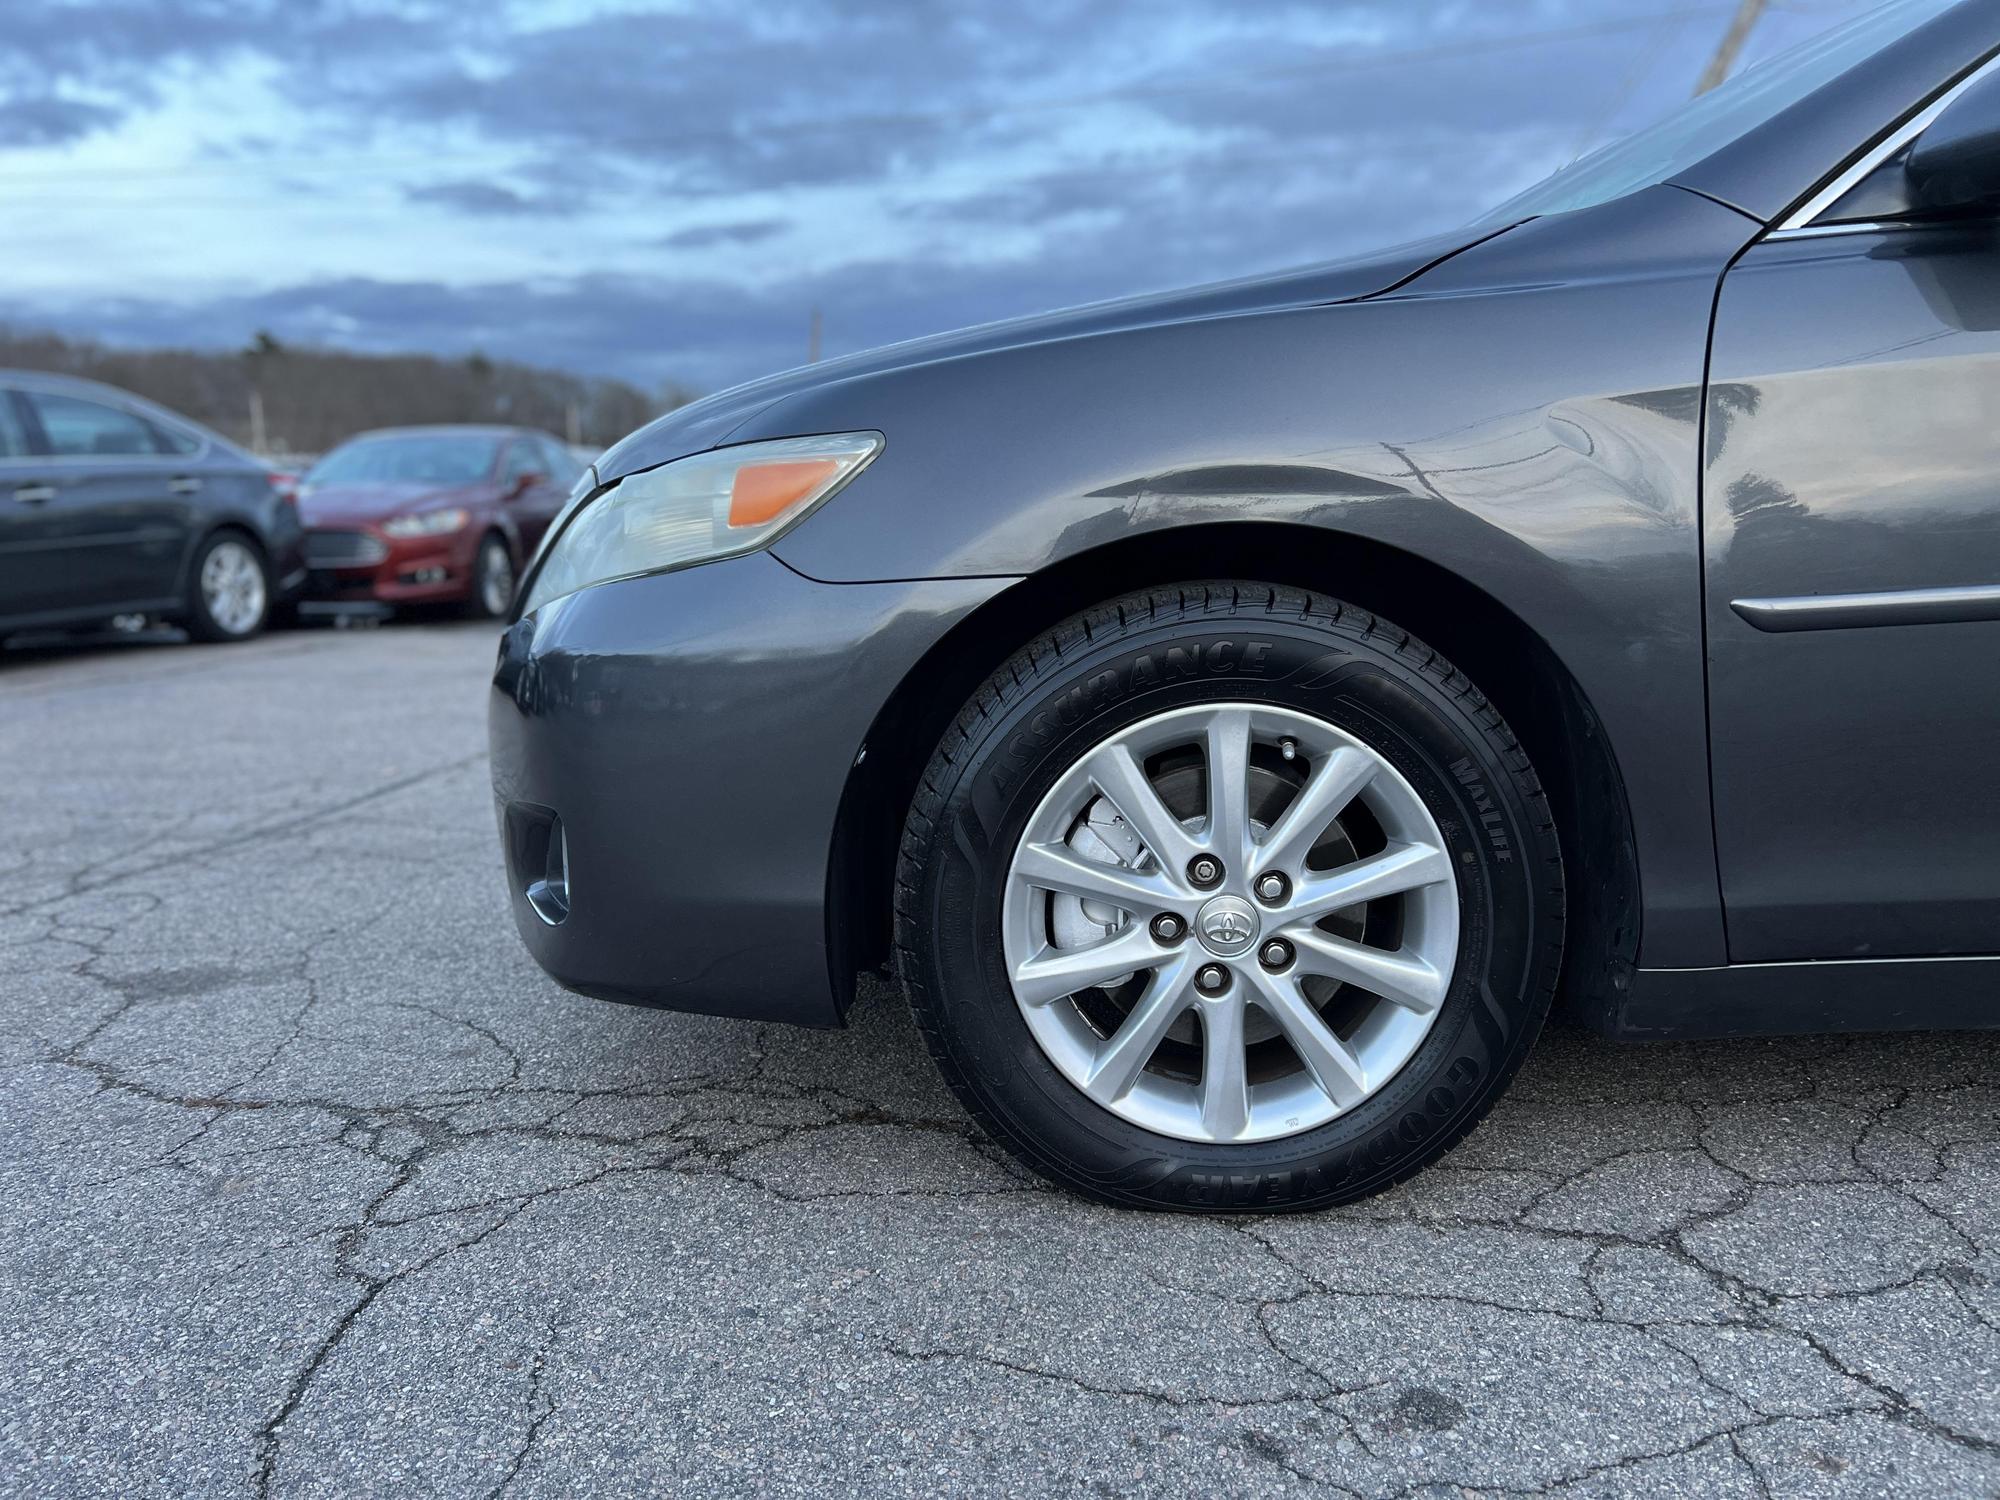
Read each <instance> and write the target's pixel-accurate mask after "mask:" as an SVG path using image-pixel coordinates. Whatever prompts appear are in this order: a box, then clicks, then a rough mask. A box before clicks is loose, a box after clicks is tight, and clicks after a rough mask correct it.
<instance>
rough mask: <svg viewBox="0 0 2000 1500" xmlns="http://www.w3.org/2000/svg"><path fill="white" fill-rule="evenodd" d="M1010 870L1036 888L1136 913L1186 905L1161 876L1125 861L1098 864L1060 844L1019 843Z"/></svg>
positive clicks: (1184, 906)
mask: <svg viewBox="0 0 2000 1500" xmlns="http://www.w3.org/2000/svg"><path fill="white" fill-rule="evenodd" d="M1014 873H1015V874H1017V875H1019V876H1020V877H1021V878H1022V879H1023V880H1025V881H1027V882H1028V884H1029V885H1032V886H1035V887H1037V888H1038V889H1040V890H1045V891H1055V892H1058V893H1059V894H1061V895H1065V896H1081V897H1083V899H1085V900H1086V901H1104V902H1108V903H1109V904H1110V905H1112V906H1116V907H1119V908H1120V909H1122V910H1124V911H1129V912H1132V913H1134V914H1136V915H1139V916H1151V915H1153V914H1154V913H1155V912H1162V911H1169V910H1174V911H1183V915H1185V912H1184V910H1183V909H1184V908H1186V907H1187V906H1188V903H1187V902H1186V901H1183V900H1181V899H1179V893H1178V891H1177V890H1176V888H1175V887H1174V885H1173V884H1172V883H1171V882H1170V881H1168V880H1166V879H1165V878H1164V877H1162V876H1160V875H1158V874H1156V873H1153V872H1151V871H1144V870H1134V869H1131V868H1129V867H1128V866H1125V865H1112V864H1100V863H1099V862H1098V861H1096V860H1093V859H1085V858H1084V857H1083V856H1082V855H1080V854H1076V853H1074V852H1072V851H1071V850H1070V849H1069V847H1068V846H1067V845H1064V844H1023V845H1022V846H1021V850H1020V853H1018V854H1017V855H1015V857H1014Z"/></svg>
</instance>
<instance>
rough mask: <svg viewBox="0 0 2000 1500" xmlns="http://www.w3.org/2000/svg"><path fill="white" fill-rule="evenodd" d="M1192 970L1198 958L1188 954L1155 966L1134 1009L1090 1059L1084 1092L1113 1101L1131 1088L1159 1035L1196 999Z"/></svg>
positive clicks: (1151, 1052) (1100, 1100)
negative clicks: (1193, 989)
mask: <svg viewBox="0 0 2000 1500" xmlns="http://www.w3.org/2000/svg"><path fill="white" fill-rule="evenodd" d="M1193 972H1194V961H1193V960H1192V959H1190V958H1187V957H1185V956H1183V957H1179V958H1176V959H1174V960H1173V961H1171V962H1169V963H1166V964H1163V965H1161V966H1160V968H1159V969H1157V970H1156V971H1155V972H1154V974H1153V978H1152V980H1151V982H1150V983H1148V984H1147V986H1146V992H1145V993H1144V994H1143V995H1141V996H1140V997H1139V1003H1138V1004H1137V1005H1135V1006H1133V1007H1132V1013H1131V1014H1130V1015H1128V1016H1127V1017H1126V1018H1125V1020H1124V1023H1123V1024H1122V1025H1120V1026H1119V1028H1118V1030H1117V1032H1116V1033H1115V1034H1114V1035H1113V1036H1112V1037H1111V1039H1110V1040H1109V1041H1107V1042H1106V1043H1104V1045H1103V1046H1101V1047H1099V1048H1098V1049H1097V1054H1096V1056H1094V1057H1093V1058H1092V1059H1091V1062H1090V1071H1089V1072H1088V1073H1086V1074H1085V1075H1084V1079H1083V1088H1084V1092H1085V1093H1087V1094H1089V1095H1090V1096H1091V1097H1092V1098H1093V1099H1096V1100H1097V1101H1099V1102H1100V1103H1103V1104H1111V1103H1114V1102H1116V1101H1117V1100H1119V1099H1122V1098H1124V1097H1125V1096H1126V1095H1127V1094H1128V1093H1130V1092H1131V1091H1132V1085H1133V1084H1135V1083H1137V1082H1138V1081H1139V1075H1140V1074H1141V1073H1143V1072H1145V1071H1146V1064H1147V1063H1149V1062H1151V1061H1152V1059H1153V1054H1154V1053H1155V1052H1156V1051H1158V1050H1159V1046H1160V1042H1161V1040H1162V1039H1163V1038H1164V1037H1165V1036H1166V1034H1167V1032H1168V1030H1169V1029H1170V1028H1171V1027H1172V1026H1173V1024H1174V1022H1175V1021H1177V1020H1179V1019H1180V1017H1181V1013H1182V1012H1183V1011H1185V1010H1186V1009H1187V1008H1188V1006H1189V1004H1190V1003H1191V1002H1192V999H1193V997H1192V995H1191V994H1190V993H1189V977H1190V975H1192V973H1193Z"/></svg>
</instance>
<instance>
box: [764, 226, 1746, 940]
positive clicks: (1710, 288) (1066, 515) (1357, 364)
mask: <svg viewBox="0 0 2000 1500" xmlns="http://www.w3.org/2000/svg"><path fill="white" fill-rule="evenodd" d="M1756 230H1757V226H1756V224H1755V223H1754V222H1752V221H1751V220H1749V219H1748V218H1746V217H1745V216H1744V215H1742V214H1741V213H1738V212H1736V211H1734V210H1731V209H1729V208H1726V207H1723V206H1721V205H1719V204H1716V203H1714V202H1712V201H1710V200H1707V199H1705V198H1702V197H1700V196H1698V195H1696V194H1694V193H1691V192H1687V191H1684V190H1682V189H1678V188H1674V187H1658V188H1653V189H1649V190H1647V191H1645V192H1643V193H1639V194H1635V195H1633V196H1632V197H1631V198H1629V199H1625V200H1621V201H1619V202H1617V203H1614V204H1610V205H1605V206H1604V207H1603V208H1600V209H1596V210H1591V211H1588V212H1585V213H1579V214H1572V215H1565V216H1561V217H1559V218H1551V219H1547V220H1540V221H1536V223H1534V224H1532V225H1529V226H1527V227H1525V228H1523V229H1518V230H1515V231H1513V232H1511V233H1509V234H1506V235H1503V236H1501V237H1499V238H1497V239H1495V240H1491V241H1488V242H1485V243H1483V244H1480V245H1478V246H1476V247H1474V248H1472V249H1470V250H1468V251H1466V252H1465V253H1463V254H1460V255H1458V256H1455V257H1453V258H1451V259H1449V260H1446V261H1444V262H1443V263H1442V264H1441V265H1439V266H1437V267H1435V268H1434V269H1433V270H1431V271H1429V272H1427V273H1426V274H1424V275H1421V276H1418V277H1417V278H1416V279H1415V280H1414V281H1413V282H1410V283H1408V284H1406V285H1404V286H1402V287H1400V288H1398V289H1396V290H1395V291H1394V292H1393V293H1391V294H1390V295H1387V296H1379V297H1375V298H1371V299H1367V300H1362V301H1356V302H1347V303H1344V304H1339V305H1326V306H1308V307H1290V308H1283V309H1278V310H1271V311H1260V312H1256V313H1249V314H1244V315H1240V316H1226V317H1212V318H1199V319H1193V320H1189V321H1185V322H1180V323H1173V324H1166V325H1157V326H1147V327H1138V328H1128V329H1120V330H1116V331H1113V332H1108V333H1105V334H1102V335H1092V336H1084V337H1078V338H1071V339H1062V340H1055V341H1051V342H1045V343H1039V344H1035V345H1031V346H1026V347H1012V348H1003V349H997V350H992V351H987V352H982V353H979V354H975V355H971V356H967V357H965V358H962V359H955V360H944V361H938V362H932V363H928V364H925V365H923V366H920V367H914V368H909V369H888V370H879V371H873V372H870V373H868V374H865V375H862V376H859V377H856V378H854V379H850V380H844V381H836V382H833V383H830V384H827V385H824V386H821V387H818V388H814V389H810V390H805V391H801V392H798V393H796V394H794V395H792V396H790V397H787V398H786V399H784V400H781V401H779V402H777V403H775V404H773V405H771V406H769V407H767V408H765V409H763V410H762V411H760V412H758V413H757V414H755V415H754V416H753V417H751V418H750V420H749V421H747V422H746V423H745V424H744V425H743V426H742V427H740V428H738V429H737V430H736V431H735V432H733V433H732V434H731V440H732V441H750V440H753V439H756V438H760V437H778V436H786V435H793V434H797V433H804V432H825V431H841V430H848V429H853V428H860V427H873V428H876V429H878V430H880V431H882V432H884V433H885V434H886V435H887V447H886V448H885V450H884V453H883V455H882V457H881V458H880V459H878V460H877V461H876V463H875V464H874V465H873V466H872V467H871V468H870V469H869V470H868V472H867V473H866V474H864V475H863V476H862V478H861V480H859V481H857V482H856V483H855V484H853V485H851V486H850V487H849V488H848V489H847V490H846V491H844V492H843V493H842V494H841V495H840V496H838V497H837V498H836V499H835V500H834V501H833V502H831V503H830V504H829V505H827V506H826V507H824V508H823V509H821V510H820V511H819V512H817V513H815V514H814V515H813V516H812V517H810V518H809V519H808V520H807V521H806V522H805V523H804V524H802V525H801V526H800V527H799V528H798V529H797V530H795V531H794V532H793V533H791V534H789V535H788V536H786V537H784V538H783V539H781V541H780V542H779V543H778V545H777V547H776V549H775V551H776V553H777V555H778V556H779V558H780V559H781V560H782V561H784V562H785V563H786V564H788V565H789V566H791V567H793V568H795V569H797V570H798V571H799V572H801V573H803V574H805V575H806V576H808V577H810V578H814V579H818V580H821V581H830V582H864V581H874V580H885V579H910V578H963V577H981V576H986V577H991V576H1019V575H1032V574H1034V573H1037V572H1039V571H1041V570H1043V569H1045V568H1048V567H1050V566H1052V565H1054V564H1056V563H1059V562H1062V561H1064V560H1066V559H1070V558H1073V557H1076V556H1078V555H1080V554H1084V553H1087V552H1089V551H1090V550H1092V549H1094V548H1098V547H1103V546H1107V545H1111V544H1113V543H1115V542H1117V541H1118V540H1119V539H1121V538H1125V537H1129V536H1132V535H1134V534H1137V533H1144V532H1148V531H1154V530H1161V529H1167V528H1175V527H1185V526H1205V525H1213V524H1217V523H1228V522H1231V521H1238V520H1255V521H1258V522H1262V523H1270V522H1282V523H1290V524H1295V525H1299V526H1306V527H1317V528H1325V529H1327V530H1329V531H1333V532H1337V533H1346V534H1350V535H1354V536H1359V537H1365V538H1367V539H1369V540H1370V541H1372V542H1376V543H1380V544H1384V545H1387V546H1390V547H1395V548H1398V549H1401V550H1403V551H1405V552H1408V553H1411V554H1414V555H1416V556H1419V557H1422V558H1424V559H1427V560H1428V561H1429V562H1431V563H1433V564H1435V565H1437V566H1439V567H1442V568H1444V569H1446V570H1448V571H1450V572H1451V573H1453V574H1455V575H1456V576H1458V577H1460V578H1461V579H1463V580H1465V581H1466V582H1467V583H1469V584H1470V585H1472V586H1473V587H1476V588H1478V589H1479V590H1481V591H1482V592H1484V593H1485V594H1487V595H1488V596H1490V597H1491V598H1492V599H1493V600H1495V601H1496V602H1497V603H1499V604H1500V605H1501V606H1502V607H1504V608H1506V609H1507V610H1509V611H1511V612H1512V613H1513V614H1514V615H1515V616H1516V617H1517V618H1518V619H1520V620H1521V621H1522V622H1523V623H1524V624H1525V625H1526V626H1527V627H1528V628H1529V629H1531V630H1533V631H1534V632H1535V633H1536V634H1537V635H1538V636H1539V637H1540V638H1541V639H1542V640H1543V641H1545V642H1546V643H1547V644H1548V646H1549V647H1550V649H1551V650H1552V651H1553V652H1554V653H1555V655H1556V657H1557V658H1558V660H1560V661H1561V662H1562V663H1563V665H1564V666H1565V668H1566V669H1567V670H1568V671H1569V672H1570V673H1571V675H1572V676H1573V677H1574V678H1575V679H1576V681H1577V683H1578V684H1579V686H1580V687H1581V688H1582V690H1583V692H1584V693H1585V695H1586V697H1587V699H1588V701H1589V702H1590V703H1591V704H1592V706H1593V707H1594V708H1595V710H1596V712H1597V713H1598V714H1599V716H1600V718H1601V720H1602V722H1603V725H1604V728H1605V732H1606V735H1607V737H1608V739H1609V740H1610V743H1611V745H1612V747H1613V750H1614V753H1615V754H1616V756H1617V758H1618V761H1619V765H1620V768H1621V771H1622V772H1623V775H1624V777H1625V780H1626V785H1627V790H1628V793H1629V795H1630V798H1631V802H1632V811H1633V822H1634V832H1635V839H1636V843H1637V846H1638V853H1639V863H1640V870H1641V875H1642V885H1643V888H1644V892H1645V904H1644V922H1645V930H1644V936H1643V938H1642V959H1641V961H1642V962H1643V963H1646V964H1648V965H1655V966H1687V965H1696V964H1703V963H1713V962H1721V961H1723V934H1722V923H1721V910H1720V896H1719V892H1718V890H1717V885H1716V874H1715V861H1714V848H1713V842H1712V829H1711V825H1710V819H1709V814H1708V784H1707V776H1706V769H1705V768H1706V765H1707V738H1706V737H1707V718H1706V691H1705V681H1704V666H1703V656H1702V623H1701V621H1702V616H1701V554H1700V526H1699V481H1700V453H1701V446H1700V444H1701V422H1702V404H1703V403H1702V385H1703V379H1704V370H1705V361H1706V350H1707V339H1708V328H1709V319H1710V316H1711V313H1712V308H1713V303H1714V296H1715V288H1716V284H1717V281H1718V278H1719V277H1720V275H1721V273H1722V270H1723V268H1724V267H1725V266H1726V265H1727V264H1728V262H1729V260H1730V259H1731V257H1732V256H1733V255H1734V254H1735V253H1736V252H1737V251H1738V250H1739V249H1740V248H1741V247H1742V246H1743V245H1744V244H1745V243H1746V242H1747V241H1748V240H1749V239H1750V238H1751V237H1752V236H1753V235H1754V234H1755V232H1756ZM1163 581H1164V580H1163ZM1322 586H1323V587H1324V588H1325V589H1326V590H1327V591H1328V592H1331V593H1334V594H1336V595H1338V594H1339V592H1340V580H1339V579H1338V578H1328V579H1325V580H1323V581H1322ZM1402 613H1403V617H1402V618H1399V619H1398V620H1397V623H1399V624H1402V625H1405V626H1407V627H1409V628H1410V629H1412V630H1415V631H1416V632H1417V633H1418V634H1422V632H1423V624H1424V616H1423V601H1422V600H1420V599H1412V600H1411V601H1410V603H1409V608H1408V609H1407V610H1406V611H1404V612H1402Z"/></svg>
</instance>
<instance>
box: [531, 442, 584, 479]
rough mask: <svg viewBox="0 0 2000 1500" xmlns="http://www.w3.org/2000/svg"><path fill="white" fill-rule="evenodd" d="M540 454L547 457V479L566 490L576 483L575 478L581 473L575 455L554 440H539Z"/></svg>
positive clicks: (580, 465)
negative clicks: (540, 445)
mask: <svg viewBox="0 0 2000 1500" xmlns="http://www.w3.org/2000/svg"><path fill="white" fill-rule="evenodd" d="M541 444H542V452H543V453H544V454H545V455H546V456H547V459H548V465H549V477H550V478H551V479H553V480H554V481H555V482H556V484H557V485H558V486H559V487H560V488H562V489H568V488H569V487H570V486H571V485H572V484H574V483H575V482H576V476H577V475H579V474H581V473H582V472H583V465H582V464H580V463H578V462H577V460H576V455H575V454H573V453H571V452H570V451H569V449H567V448H565V447H564V446H563V445H562V444H561V443H559V442H557V441H556V440H555V439H554V438H543V439H541Z"/></svg>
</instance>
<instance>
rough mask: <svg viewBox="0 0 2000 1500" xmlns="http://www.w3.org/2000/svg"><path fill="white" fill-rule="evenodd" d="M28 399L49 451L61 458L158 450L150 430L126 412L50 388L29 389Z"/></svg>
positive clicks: (127, 456) (125, 455)
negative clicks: (59, 394) (46, 440)
mask: <svg viewBox="0 0 2000 1500" xmlns="http://www.w3.org/2000/svg"><path fill="white" fill-rule="evenodd" d="M28 401H29V403H30V404H31V405H32V406H33V407H34V408H35V415H36V416H37V417H39V418H41V422H42V431H43V433H44V434H46V435H47V437H48V440H49V452H50V453H52V454H56V455H58V456H60V457H63V458H130V457H134V456H137V455H139V454H147V455H151V454H155V453H158V452H159V451H160V450H159V449H158V448H157V447H155V446H154V443H153V429H152V428H151V427H150V426H149V425H148V424H147V423H146V422H145V421H144V420H143V419H141V418H139V417H135V416H134V415H132V413H131V412H129V411H120V410H119V409H118V408H117V407H115V406H106V405H104V403H103V402H101V401H83V400H79V399H78V398H77V397H75V396H58V395H56V394H55V393H54V392H52V391H29V392H28Z"/></svg>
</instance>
